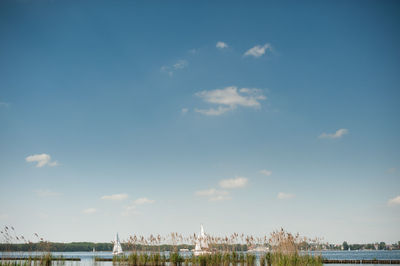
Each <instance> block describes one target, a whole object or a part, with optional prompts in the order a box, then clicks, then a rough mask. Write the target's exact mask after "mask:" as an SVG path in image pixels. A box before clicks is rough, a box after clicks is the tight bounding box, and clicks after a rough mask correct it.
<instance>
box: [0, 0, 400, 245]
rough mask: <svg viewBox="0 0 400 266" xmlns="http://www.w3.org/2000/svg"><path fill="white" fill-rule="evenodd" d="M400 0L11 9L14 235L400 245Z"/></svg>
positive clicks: (5, 191)
mask: <svg viewBox="0 0 400 266" xmlns="http://www.w3.org/2000/svg"><path fill="white" fill-rule="evenodd" d="M399 12H400V3H399V2H398V1H354V0H352V1H301V2H298V1H287V2H281V1H268V2H265V1H262V2H259V1H255V2H250V3H249V2H247V1H246V2H245V1H237V2H235V3H232V2H214V1H202V2H200V1H197V2H195V1H190V2H184V1H168V2H164V1H152V2H148V1H141V2H139V1H118V2H116V1H85V2H80V1H47V0H41V1H29V0H27V1H1V2H0V36H1V42H0V125H1V126H0V203H1V204H0V226H5V225H11V226H14V227H15V229H16V231H17V232H18V234H23V235H24V236H26V237H28V238H30V239H31V240H34V237H33V234H34V233H38V234H39V235H40V236H43V237H44V238H45V239H47V240H49V241H57V242H72V241H92V242H108V241H111V240H112V239H113V237H114V235H115V233H116V232H119V234H120V236H121V238H123V239H125V238H127V237H128V235H130V234H139V235H149V234H158V233H159V234H162V235H166V234H168V233H170V232H179V233H182V234H185V235H189V234H193V233H197V232H198V231H199V225H200V223H203V224H204V227H205V230H206V231H207V232H209V233H210V234H212V235H225V234H231V233H233V232H239V233H244V234H253V235H263V234H269V233H270V232H272V231H273V230H275V229H280V228H281V227H283V228H284V229H285V230H287V231H289V232H292V233H297V232H298V233H300V234H301V235H304V236H307V237H312V238H313V237H323V238H324V240H325V241H328V242H330V243H342V242H343V241H347V242H349V243H370V242H377V241H385V242H386V243H394V242H397V241H399V240H400V226H399V224H400V141H399V140H400V138H399V136H400V123H399V122H400V121H399V117H400V104H399V99H400V89H399V84H400V71H399V70H400V50H399V47H400V35H399V32H398V31H399V26H400V17H399V16H398V14H399Z"/></svg>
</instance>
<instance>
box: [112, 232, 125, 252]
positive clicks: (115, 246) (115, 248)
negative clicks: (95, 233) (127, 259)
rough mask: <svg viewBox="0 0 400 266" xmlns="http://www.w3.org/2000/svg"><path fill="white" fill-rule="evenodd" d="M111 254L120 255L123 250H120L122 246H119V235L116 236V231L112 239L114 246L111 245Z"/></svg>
mask: <svg viewBox="0 0 400 266" xmlns="http://www.w3.org/2000/svg"><path fill="white" fill-rule="evenodd" d="M112 254H113V255H121V254H124V252H123V251H122V246H121V242H120V241H119V237H118V233H117V235H116V236H115V240H114V247H113V252H112Z"/></svg>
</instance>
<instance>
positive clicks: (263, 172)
mask: <svg viewBox="0 0 400 266" xmlns="http://www.w3.org/2000/svg"><path fill="white" fill-rule="evenodd" d="M260 174H262V175H266V176H270V175H272V171H269V170H265V169H263V170H261V171H260Z"/></svg>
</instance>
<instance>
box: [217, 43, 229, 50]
mask: <svg viewBox="0 0 400 266" xmlns="http://www.w3.org/2000/svg"><path fill="white" fill-rule="evenodd" d="M215 47H217V48H218V49H225V48H228V47H229V46H228V44H226V43H224V42H217V44H216V45H215Z"/></svg>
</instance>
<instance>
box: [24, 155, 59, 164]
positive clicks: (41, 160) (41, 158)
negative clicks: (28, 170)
mask: <svg viewBox="0 0 400 266" xmlns="http://www.w3.org/2000/svg"><path fill="white" fill-rule="evenodd" d="M25 160H26V161H27V162H29V163H31V162H36V163H37V164H36V167H43V166H45V165H48V166H57V165H58V162H57V161H51V157H50V155H48V154H46V153H42V154H34V155H30V156H28V157H26V158H25Z"/></svg>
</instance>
